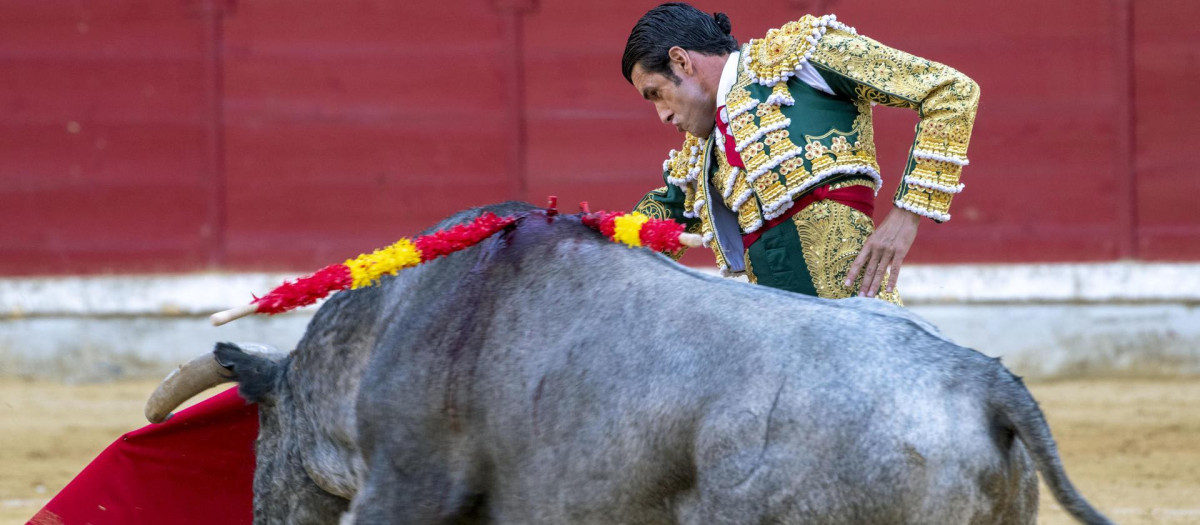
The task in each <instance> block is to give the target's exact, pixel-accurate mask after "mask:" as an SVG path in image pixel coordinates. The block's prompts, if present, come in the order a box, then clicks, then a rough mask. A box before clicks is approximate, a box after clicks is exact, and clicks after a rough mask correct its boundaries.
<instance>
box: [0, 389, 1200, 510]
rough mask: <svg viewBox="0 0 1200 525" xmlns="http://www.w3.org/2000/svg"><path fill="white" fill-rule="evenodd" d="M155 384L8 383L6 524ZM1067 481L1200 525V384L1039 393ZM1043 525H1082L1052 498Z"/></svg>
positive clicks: (1, 463)
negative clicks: (1071, 518)
mask: <svg viewBox="0 0 1200 525" xmlns="http://www.w3.org/2000/svg"><path fill="white" fill-rule="evenodd" d="M154 386H155V383H153V382H125V383H115V384H104V385H85V386H63V385H59V384H52V383H38V382H32V383H31V382H23V381H19V380H12V379H8V380H0V472H2V473H3V474H2V475H0V523H5V524H7V523H14V524H16V523H24V521H25V520H26V519H27V518H29V517H30V516H32V515H33V514H34V513H35V512H37V510H38V509H39V508H41V506H42V505H44V504H45V503H46V501H48V500H49V498H50V497H51V496H52V495H54V494H55V493H56V492H57V491H58V490H59V489H61V488H62V487H63V485H65V484H66V483H67V482H68V481H69V480H70V479H71V477H72V476H74V475H75V474H76V473H77V472H78V471H79V470H80V469H82V468H83V467H84V465H86V464H87V462H88V461H90V460H91V459H92V457H94V456H95V455H96V454H97V453H99V452H100V451H101V450H102V449H103V448H104V447H105V446H107V445H108V444H109V443H110V442H111V441H113V440H114V439H116V438H117V437H118V436H120V435H121V434H122V433H124V432H126V431H128V430H130V429H133V428H136V427H138V426H141V425H143V424H144V421H143V420H142V403H143V401H144V400H145V398H146V396H147V395H148V394H149V392H150V391H151V390H152V389H153V388H154ZM1031 389H1032V390H1033V393H1034V395H1035V396H1036V397H1037V398H1038V399H1039V400H1040V401H1041V404H1042V408H1043V410H1045V412H1046V414H1047V418H1048V419H1049V420H1050V425H1051V428H1052V430H1053V431H1054V434H1055V437H1056V438H1057V439H1058V443H1059V448H1060V449H1061V452H1062V455H1063V460H1064V462H1065V463H1066V466H1067V471H1068V473H1069V474H1070V475H1071V477H1072V479H1073V480H1074V482H1075V484H1076V485H1077V486H1078V487H1079V489H1080V490H1081V491H1082V492H1083V494H1084V495H1085V496H1087V497H1088V498H1089V499H1090V500H1091V501H1092V502H1093V503H1094V504H1096V505H1097V506H1099V507H1100V508H1101V510H1103V511H1104V512H1106V513H1107V514H1108V515H1109V517H1111V518H1113V519H1114V520H1116V521H1117V522H1118V523H1127V524H1142V523H1169V524H1184V523H1197V524H1200V378H1194V379H1171V380H1147V379H1137V380H1135V379H1114V380H1072V381H1056V382H1047V383H1035V384H1033V385H1031ZM1042 502H1043V503H1042V511H1041V516H1042V517H1041V519H1040V523H1043V524H1060V523H1061V524H1065V523H1072V522H1071V521H1070V520H1069V519H1068V518H1067V517H1066V515H1065V514H1064V513H1063V512H1062V510H1060V509H1059V507H1058V505H1057V504H1056V503H1054V502H1053V501H1052V500H1051V499H1050V497H1049V496H1048V495H1047V494H1046V493H1045V492H1043V495H1042Z"/></svg>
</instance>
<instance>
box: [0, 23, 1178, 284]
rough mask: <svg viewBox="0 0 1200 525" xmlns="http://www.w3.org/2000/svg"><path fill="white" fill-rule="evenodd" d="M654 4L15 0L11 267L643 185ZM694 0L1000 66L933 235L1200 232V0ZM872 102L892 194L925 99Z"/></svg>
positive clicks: (242, 248)
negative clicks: (947, 218)
mask: <svg viewBox="0 0 1200 525" xmlns="http://www.w3.org/2000/svg"><path fill="white" fill-rule="evenodd" d="M1185 4H1186V5H1185ZM653 5H654V2H642V1H634V0H612V1H608V2H582V1H574V0H570V1H568V0H562V1H557V2H539V1H536V0H446V1H443V2H392V1H386V0H376V1H353V2H350V1H344V0H342V1H334V0H306V1H305V2H290V1H282V0H280V1H266V0H261V1H260V0H256V1H247V0H243V1H241V2H230V1H225V0H188V1H182V2H153V1H149V0H141V1H134V0H119V1H117V0H110V1H99V0H96V1H85V2H78V3H72V4H63V3H58V2H34V1H30V0H0V34H3V35H5V36H4V38H3V39H2V40H0V78H3V79H4V81H3V82H0V107H3V108H4V110H5V113H4V116H5V119H4V124H3V125H2V126H0V180H2V181H3V184H0V210H3V214H4V215H3V217H4V219H5V220H4V221H0V274H9V275H25V274H55V273H76V272H80V273H97V272H114V271H115V272H143V271H190V270H202V269H214V268H215V269H232V270H252V269H253V270H259V269H288V270H308V269H314V268H317V267H320V266H322V265H324V264H327V263H329V262H332V261H337V260H340V259H342V258H345V257H348V256H351V255H354V254H356V253H359V252H362V251H364V250H367V249H370V248H373V247H376V246H380V245H383V244H385V243H388V242H391V241H393V240H394V239H396V238H398V237H400V236H404V235H411V234H413V233H415V232H417V231H418V230H420V229H423V228H425V227H427V226H430V225H432V224H433V223H434V222H435V221H436V220H438V219H439V218H441V217H442V216H444V215H446V214H448V213H450V212H451V211H454V210H457V209H459V208H462V207H465V206H471V205H478V204H483V203H487V202H493V201H497V200H503V199H507V198H521V199H526V200H529V201H531V202H535V203H540V202H542V201H543V200H544V198H545V196H546V195H547V194H551V193H553V194H556V195H558V196H559V197H560V200H561V202H563V203H573V202H576V201H579V200H588V201H590V202H591V203H592V207H593V209H600V208H609V209H628V208H630V207H631V206H632V205H633V203H634V202H635V201H636V200H637V199H638V197H639V196H640V195H641V193H642V192H644V191H646V190H648V189H652V188H654V187H656V186H658V185H661V180H660V179H659V174H658V168H659V166H660V164H661V161H662V159H663V158H665V155H666V152H667V150H668V149H670V148H672V147H676V146H677V144H678V142H679V139H678V137H676V136H675V132H674V131H673V130H672V129H668V128H667V127H666V126H663V125H662V124H659V123H658V122H657V120H656V117H655V115H654V113H653V111H652V108H651V107H650V105H649V104H647V103H646V102H645V101H643V100H641V98H639V97H638V96H637V94H636V93H635V92H634V90H633V88H632V87H630V86H629V85H628V84H627V83H626V82H625V81H624V79H623V78H622V77H621V75H620V72H619V69H618V68H619V62H620V53H621V49H622V47H623V45H624V40H625V37H626V36H627V35H628V32H629V29H630V28H631V27H632V26H633V23H634V22H635V21H636V19H637V18H638V17H639V16H640V15H641V14H642V13H643V12H644V11H645V10H646V9H648V8H649V7H652V6H653ZM697 5H698V6H699V7H701V8H702V9H706V10H724V11H726V12H728V13H729V14H730V16H731V18H732V19H733V22H734V33H735V36H738V37H739V38H741V39H743V40H745V39H747V38H750V37H757V36H760V35H761V34H762V33H764V32H765V31H766V29H767V28H769V27H773V26H777V25H779V24H780V23H782V22H784V21H786V20H789V19H793V18H796V17H799V16H800V15H801V14H803V13H804V12H807V11H809V10H813V11H816V12H826V11H828V12H835V13H837V14H838V16H839V18H840V19H842V20H843V21H845V22H846V23H848V24H850V25H853V26H855V27H857V28H858V29H859V31H860V32H861V33H863V34H866V35H868V36H872V37H874V38H876V39H878V40H881V41H883V42H885V43H888V44H890V45H893V46H895V47H898V48H901V49H905V50H907V51H910V52H913V53H915V54H918V55H921V56H925V57H927V58H930V59H933V60H938V61H941V62H945V63H947V64H950V65H952V66H954V67H956V68H958V69H959V70H961V71H963V72H964V73H966V74H968V75H970V76H971V77H973V78H974V79H976V80H977V81H978V82H979V84H980V85H981V87H982V92H983V98H982V105H981V108H980V113H979V118H978V120H977V125H976V129H975V136H974V139H973V141H972V147H971V152H970V155H971V166H970V167H968V168H967V169H966V170H965V172H964V177H963V181H964V182H965V183H966V186H967V187H966V190H965V192H964V193H963V194H962V195H961V196H960V197H959V198H958V199H957V200H956V202H955V205H954V207H953V209H952V213H953V215H954V219H953V220H952V221H951V222H950V223H948V224H945V225H934V224H932V223H926V224H925V225H923V226H922V228H921V233H920V235H919V237H918V240H917V245H916V246H915V248H914V254H913V258H914V260H917V261H921V262H1031V261H1104V260H1113V259H1120V258H1141V259H1147V260H1197V259H1200V213H1197V212H1196V211H1194V210H1195V206H1194V205H1193V204H1192V201H1193V200H1194V199H1195V196H1196V195H1198V194H1200V178H1197V177H1195V176H1194V175H1193V174H1191V173H1188V172H1187V171H1186V170H1187V168H1188V167H1189V166H1188V164H1189V161H1191V159H1193V158H1194V154H1193V153H1192V152H1191V143H1192V142H1194V141H1192V140H1191V139H1190V137H1191V134H1190V133H1189V130H1188V129H1187V128H1185V125H1186V123H1188V122H1189V121H1190V120H1192V118H1195V117H1197V116H1200V102H1198V101H1197V99H1196V98H1195V97H1190V96H1188V95H1189V93H1188V92H1187V90H1188V89H1189V88H1190V87H1191V86H1193V85H1195V84H1196V83H1197V82H1198V81H1200V68H1197V67H1195V62H1196V57H1197V56H1198V55H1200V31H1198V30H1197V29H1196V25H1195V24H1194V23H1192V21H1194V20H1195V19H1196V18H1197V15H1200V5H1192V4H1190V3H1182V4H1181V3H1178V2H1162V1H1145V2H1142V1H1139V2H1133V1H1132V0H1106V1H1099V2H1098V1H1093V0H1072V1H1062V2H1042V1H1035V0H1016V1H1012V2H1003V3H996V2H987V1H984V0H970V1H964V2H956V3H947V2H941V1H937V0H912V1H910V2H906V3H905V4H904V5H903V8H898V7H894V8H889V9H886V10H880V9H879V8H878V6H877V5H875V4H870V3H863V2H856V3H850V2H836V1H808V2H805V1H800V0H790V1H785V0H747V1H741V2H715V1H702V2H697ZM876 115H877V118H876V126H877V137H878V145H879V149H880V160H881V165H882V167H883V169H884V178H885V180H886V181H888V182H889V184H888V187H887V188H885V190H884V191H883V192H881V196H880V202H879V206H878V208H879V209H880V212H879V213H880V216H882V214H883V213H885V212H886V210H887V209H888V207H887V202H886V200H887V197H888V196H889V195H890V192H891V191H892V189H893V188H894V187H895V182H896V178H897V177H896V176H897V173H898V172H899V170H900V168H901V166H902V163H903V159H904V156H905V154H906V152H907V148H908V145H909V143H910V141H911V138H912V126H913V124H915V123H916V116H915V114H913V113H912V112H908V111H904V110H894V109H888V108H878V109H877V111H876ZM568 211H570V210H568ZM688 261H690V262H693V263H697V264H708V263H709V262H710V261H709V259H708V258H707V256H706V255H704V254H697V255H690V256H689V258H688Z"/></svg>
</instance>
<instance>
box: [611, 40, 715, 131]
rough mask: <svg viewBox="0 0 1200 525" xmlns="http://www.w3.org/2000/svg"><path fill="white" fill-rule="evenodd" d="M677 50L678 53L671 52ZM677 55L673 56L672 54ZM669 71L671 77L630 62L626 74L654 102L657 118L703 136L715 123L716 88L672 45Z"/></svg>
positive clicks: (639, 90) (677, 127)
mask: <svg viewBox="0 0 1200 525" xmlns="http://www.w3.org/2000/svg"><path fill="white" fill-rule="evenodd" d="M675 50H679V53H675ZM677 54H678V55H679V56H680V57H681V58H680V59H679V60H677V59H676V55H677ZM671 58H672V60H671V71H672V72H673V73H674V74H675V78H671V77H670V76H668V75H664V74H662V73H653V72H650V71H647V70H646V68H644V67H642V65H641V64H637V65H635V66H633V71H631V72H630V78H631V80H633V87H635V88H637V90H638V93H639V94H641V95H642V97H643V98H645V99H646V100H649V101H650V102H652V103H654V110H655V111H656V112H658V119H659V120H661V121H662V122H663V124H667V125H669V126H674V127H675V129H677V130H679V131H686V132H688V133H691V134H692V135H695V136H697V137H707V136H708V134H709V133H712V130H713V127H714V126H715V125H716V115H717V109H716V90H715V89H712V88H714V86H706V85H705V83H704V82H703V79H704V77H703V76H702V75H700V74H698V72H697V70H696V67H695V64H694V63H692V61H691V60H690V58H691V57H690V56H689V53H688V52H687V51H683V50H682V49H680V48H672V53H671Z"/></svg>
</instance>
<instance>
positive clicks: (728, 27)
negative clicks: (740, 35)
mask: <svg viewBox="0 0 1200 525" xmlns="http://www.w3.org/2000/svg"><path fill="white" fill-rule="evenodd" d="M713 20H715V21H716V22H717V27H719V28H720V29H721V32H722V33H725V34H727V35H728V34H729V33H730V32H732V31H733V23H732V22H730V21H729V17H728V16H727V15H726V14H725V13H713Z"/></svg>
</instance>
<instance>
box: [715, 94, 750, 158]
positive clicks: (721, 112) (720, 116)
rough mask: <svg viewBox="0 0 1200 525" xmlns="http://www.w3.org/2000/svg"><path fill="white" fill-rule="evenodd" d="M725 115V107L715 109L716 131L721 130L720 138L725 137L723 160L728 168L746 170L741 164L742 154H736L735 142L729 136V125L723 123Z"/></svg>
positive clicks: (731, 136)
mask: <svg viewBox="0 0 1200 525" xmlns="http://www.w3.org/2000/svg"><path fill="white" fill-rule="evenodd" d="M725 115H726V112H725V106H721V107H719V108H717V129H719V130H721V136H723V137H725V140H724V142H725V158H726V159H727V160H728V161H729V165H730V166H736V167H738V168H742V169H746V164H744V163H743V162H742V154H741V153H738V152H737V142H735V141H734V140H733V135H730V134H729V124H728V123H727V122H725Z"/></svg>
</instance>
